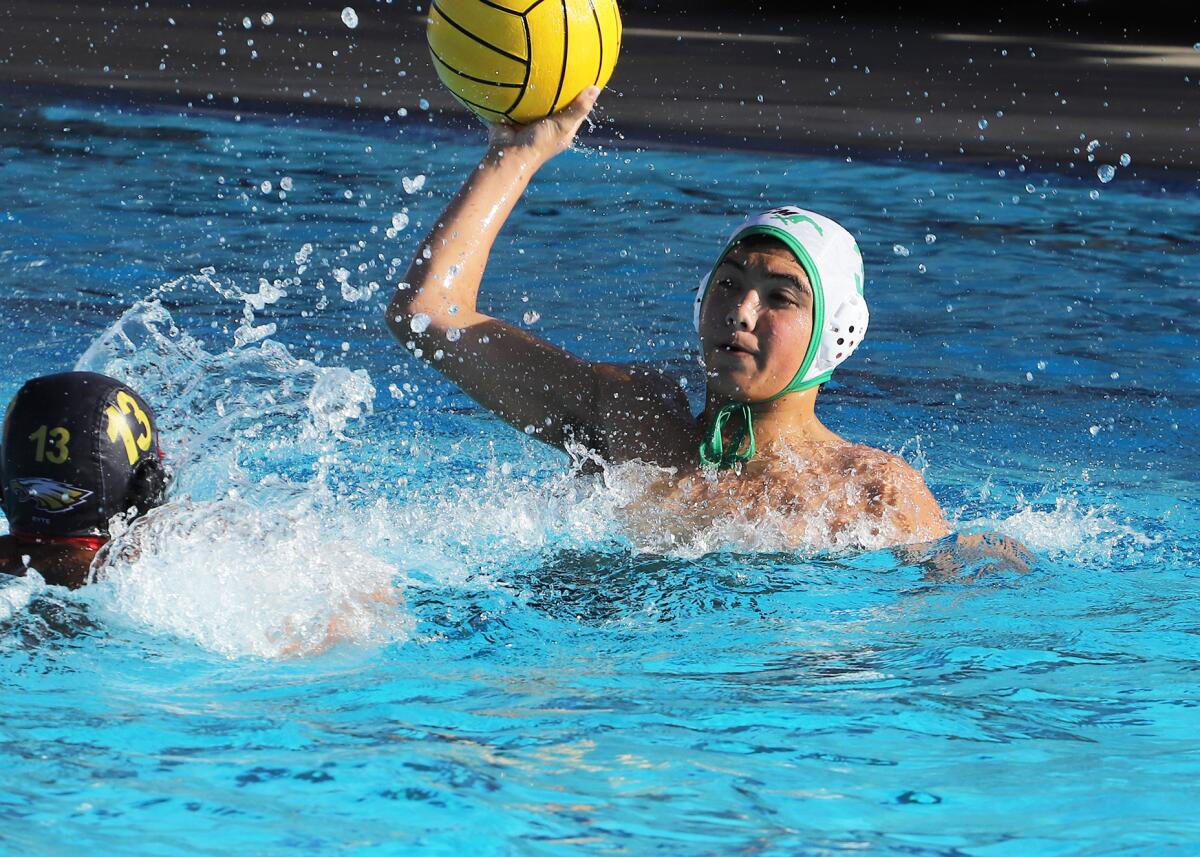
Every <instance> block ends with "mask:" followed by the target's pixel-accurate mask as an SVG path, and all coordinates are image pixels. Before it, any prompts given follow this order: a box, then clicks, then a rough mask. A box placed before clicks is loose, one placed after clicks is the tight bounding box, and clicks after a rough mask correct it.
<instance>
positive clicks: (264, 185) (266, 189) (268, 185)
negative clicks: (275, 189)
mask: <svg viewBox="0 0 1200 857" xmlns="http://www.w3.org/2000/svg"><path fill="white" fill-rule="evenodd" d="M258 189H259V190H261V191H262V192H263V193H270V192H271V183H270V182H267V181H265V182H263V183H262V184H260V185H259V186H258Z"/></svg>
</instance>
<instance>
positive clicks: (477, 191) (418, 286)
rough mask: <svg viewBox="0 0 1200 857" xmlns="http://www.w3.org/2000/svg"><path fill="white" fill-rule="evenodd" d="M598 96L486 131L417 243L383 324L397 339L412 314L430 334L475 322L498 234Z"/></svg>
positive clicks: (591, 93) (590, 92) (587, 94)
mask: <svg viewBox="0 0 1200 857" xmlns="http://www.w3.org/2000/svg"><path fill="white" fill-rule="evenodd" d="M599 93H600V90H599V89H597V88H596V87H589V88H588V89H587V90H585V91H584V92H582V93H580V95H579V97H578V98H576V99H575V100H574V101H573V102H571V104H570V105H568V106H567V107H565V108H563V109H562V110H560V111H559V112H558V113H555V114H552V115H550V116H547V117H546V118H545V119H542V120H539V121H537V122H534V123H532V124H529V125H493V126H490V128H489V133H488V137H489V140H490V143H489V146H488V150H487V153H486V154H485V155H484V156H483V160H481V161H480V162H479V166H478V167H477V168H476V169H475V170H474V171H473V172H472V173H471V175H470V176H469V177H468V178H467V180H466V181H465V182H464V183H463V186H462V187H461V188H460V189H459V191H458V193H456V194H455V195H454V199H452V200H451V201H450V204H449V205H448V206H446V210H445V211H443V212H442V215H441V217H439V218H438V220H437V222H436V223H435V224H434V226H433V229H431V230H430V231H429V234H428V235H426V236H425V240H424V241H423V242H421V246H420V248H419V250H418V253H417V256H416V258H414V259H413V262H412V265H410V266H409V269H408V272H407V273H406V275H405V281H406V283H407V288H405V287H404V286H403V285H402V286H401V287H399V288H397V290H396V293H395V295H394V297H393V298H392V303H391V305H390V306H389V308H388V319H387V320H388V325H389V326H390V327H391V329H392V332H393V333H394V334H395V335H396V336H397V337H398V338H406V337H408V336H409V335H410V333H409V328H410V325H409V324H408V322H409V321H410V320H411V319H412V318H413V316H415V315H417V314H418V313H423V314H425V315H428V316H429V318H430V323H431V326H432V327H433V328H441V327H444V326H445V327H448V326H450V317H451V316H456V318H455V322H456V323H457V324H458V325H462V324H463V322H464V321H467V320H469V319H470V318H471V317H472V316H477V315H478V314H477V313H476V310H475V307H476V299H477V298H478V296H479V284H480V282H481V281H482V279H483V271H484V268H485V267H486V266H487V260H488V256H489V254H490V253H491V250H492V245H493V244H494V243H495V241H496V236H497V235H498V234H499V233H500V228H501V227H502V226H503V225H504V223H505V221H506V220H508V217H509V215H510V214H512V210H513V207H514V206H515V205H516V204H517V200H518V199H520V198H521V194H522V193H524V192H525V188H527V187H528V186H529V181H530V179H532V178H533V176H534V174H535V173H536V172H537V171H538V169H539V168H540V167H541V166H542V164H544V163H546V162H547V161H549V160H550V159H551V158H553V157H554V156H555V155H557V154H558V153H559V152H561V151H563V150H564V149H566V148H567V147H568V146H570V145H571V142H572V141H573V140H574V139H575V134H576V132H577V131H578V130H579V126H580V125H581V124H582V123H583V120H584V119H585V118H586V117H587V115H588V113H589V112H590V111H591V109H592V105H593V104H595V102H596V96H597V95H599ZM476 320H479V319H476ZM427 329H428V328H427Z"/></svg>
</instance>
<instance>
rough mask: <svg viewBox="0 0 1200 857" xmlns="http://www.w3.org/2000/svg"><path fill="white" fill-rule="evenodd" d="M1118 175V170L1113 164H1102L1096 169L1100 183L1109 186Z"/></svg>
mask: <svg viewBox="0 0 1200 857" xmlns="http://www.w3.org/2000/svg"><path fill="white" fill-rule="evenodd" d="M1116 174H1117V168H1116V167H1114V166H1112V165H1111V164H1101V165H1100V166H1098V167H1096V175H1097V176H1098V177H1099V179H1100V181H1102V182H1104V183H1105V184H1108V183H1109V182H1110V181H1112V180H1113V176H1115V175H1116Z"/></svg>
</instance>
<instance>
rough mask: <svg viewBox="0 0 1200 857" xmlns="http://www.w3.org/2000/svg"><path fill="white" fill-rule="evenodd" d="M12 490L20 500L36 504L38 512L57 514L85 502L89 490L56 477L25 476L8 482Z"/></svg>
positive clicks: (89, 493)
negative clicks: (60, 480)
mask: <svg viewBox="0 0 1200 857" xmlns="http://www.w3.org/2000/svg"><path fill="white" fill-rule="evenodd" d="M8 487H9V488H10V489H11V490H12V492H13V493H14V494H15V495H16V496H17V497H19V498H21V499H22V500H27V501H28V502H30V503H33V504H34V505H35V506H37V508H38V511H39V512H49V513H51V514H59V513H61V512H69V511H71V510H72V509H75V508H77V507H79V506H82V505H83V504H84V503H85V502H87V499H88V497H91V496H92V493H93V492H91V491H87V490H85V489H83V488H76V487H75V486H74V485H68V484H66V483H65V482H59V481H58V480H56V479H45V478H43V477H40V476H26V477H23V478H20V479H14V480H12V481H11V482H9V483H8Z"/></svg>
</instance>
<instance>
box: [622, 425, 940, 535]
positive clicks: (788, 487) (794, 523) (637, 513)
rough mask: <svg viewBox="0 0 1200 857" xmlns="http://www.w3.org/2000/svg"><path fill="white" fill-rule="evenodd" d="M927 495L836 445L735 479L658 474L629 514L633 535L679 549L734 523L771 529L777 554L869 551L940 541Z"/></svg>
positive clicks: (895, 464) (868, 457)
mask: <svg viewBox="0 0 1200 857" xmlns="http://www.w3.org/2000/svg"><path fill="white" fill-rule="evenodd" d="M927 493H928V489H927V488H926V487H925V486H924V483H923V480H921V479H920V477H919V475H917V474H916V473H915V472H913V471H912V470H911V468H909V467H908V465H906V464H904V463H903V462H901V461H900V460H899V459H896V458H895V457H893V456H891V455H889V454H887V453H884V452H882V451H880V450H876V449H872V448H870V447H865V446H860V445H858V444H852V443H849V442H845V441H841V442H838V443H823V444H814V445H812V446H809V447H801V448H794V449H776V450H766V451H764V452H763V453H761V454H760V456H759V457H756V458H755V459H754V460H752V461H751V462H750V463H749V464H748V465H747V466H746V467H745V468H744V469H743V470H742V471H741V472H734V471H721V472H705V471H702V470H700V469H698V468H696V467H694V466H693V467H690V468H685V469H680V470H678V471H676V472H674V473H663V474H662V475H660V476H658V477H657V478H655V479H652V480H651V481H650V482H649V483H648V484H647V485H646V487H645V489H644V493H643V495H642V496H641V497H640V498H639V499H638V500H636V501H635V502H633V503H631V504H630V505H629V506H628V507H627V509H626V514H627V521H628V523H629V525H630V527H631V528H633V529H635V530H638V529H643V528H655V529H657V530H658V531H660V532H661V531H663V530H670V531H672V532H673V533H675V534H676V535H678V536H679V537H680V538H681V539H684V540H686V539H687V538H688V537H689V534H693V533H696V532H698V531H701V530H707V529H709V528H712V527H714V526H722V525H728V524H729V523H731V522H737V523H738V524H740V525H743V526H745V527H749V528H751V529H756V528H760V527H763V526H765V527H767V528H769V529H770V530H771V531H772V532H773V533H775V535H776V536H777V537H778V538H777V539H775V540H774V541H775V542H776V543H780V544H787V545H791V546H796V547H799V546H801V545H808V546H812V547H818V548H830V547H861V548H873V547H881V546H884V545H891V544H902V543H907V542H912V541H921V540H926V539H933V538H939V537H941V536H943V535H945V533H946V529H945V523H944V521H943V520H941V519H940V516H938V517H937V518H934V519H931V518H930V517H929V516H928V515H923V513H922V511H921V508H920V507H921V504H922V502H923V496H922V494H927Z"/></svg>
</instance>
